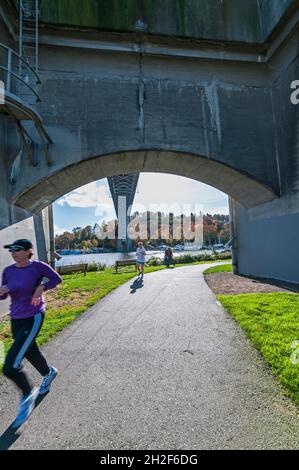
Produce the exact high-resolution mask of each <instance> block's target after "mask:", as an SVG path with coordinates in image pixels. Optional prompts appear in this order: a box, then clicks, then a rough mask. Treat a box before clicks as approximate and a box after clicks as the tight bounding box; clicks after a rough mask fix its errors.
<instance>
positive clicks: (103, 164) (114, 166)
mask: <svg viewBox="0 0 299 470" xmlns="http://www.w3.org/2000/svg"><path fill="white" fill-rule="evenodd" d="M208 3H209V4H211V2H207V3H206V5H207V4H208ZM225 3H226V4H227V5H228V3H227V2H225ZM293 3H294V5H295V3H296V2H293ZM259 4H260V5H261V6H262V8H263V10H262V12H264V13H265V12H266V11H267V6H269V5H268V4H267V0H265V2H262V3H260V2H259ZM288 8H289V2H287V1H283V2H281V3H279V4H278V3H277V2H276V3H275V5H272V7H271V10H270V11H271V15H270V16H269V23H268V25H267V28H268V30H269V32H270V30H271V28H274V27H275V26H276V25H277V21H279V18H281V15H283V14H284V13H285V12H286V11H287V9H288ZM260 10H261V9H260ZM297 13H298V12H297ZM295 17H296V15H294V18H292V21H290V24H289V25H288V26H289V27H290V28H291V27H292V25H295V24H296V23H294V21H295V22H296V18H295ZM260 21H261V22H263V21H266V19H265V15H264V17H263V16H262V13H261V16H260ZM267 21H268V20H267ZM188 24H189V23H188ZM261 24H262V23H261ZM280 26H281V28H283V27H284V26H285V25H284V24H280ZM89 33H90V36H88V37H86V34H89ZM97 34H99V33H96V32H94V33H91V32H88V33H87V32H86V31H85V32H84V33H83V32H78V31H72V32H71V33H70V32H66V31H65V30H62V31H60V30H59V29H58V30H57V29H56V30H55V29H54V30H53V29H52V30H51V31H49V30H47V28H46V27H44V28H43V40H42V46H41V75H42V79H43V85H42V87H41V90H40V91H41V95H42V99H43V102H42V104H41V106H40V107H39V111H40V114H41V115H42V116H43V119H44V123H45V125H46V128H47V130H48V131H49V133H50V135H51V137H52V138H53V141H54V145H53V148H52V157H53V165H52V166H51V167H49V166H48V165H47V162H46V160H45V158H44V155H43V154H42V153H41V155H40V158H39V161H38V166H37V167H34V168H33V167H32V166H31V165H30V164H28V162H27V161H26V160H25V159H24V160H23V161H22V165H21V168H20V175H22V177H19V179H17V181H16V183H15V184H14V185H13V186H12V185H9V184H8V183H7V182H8V180H9V178H10V176H11V170H12V166H13V161H14V160H13V159H14V156H15V153H16V151H17V149H18V140H17V138H16V132H15V129H14V128H13V127H12V126H10V125H9V124H7V123H6V122H3V121H2V123H1V126H4V127H2V128H1V131H2V134H0V140H1V139H2V141H1V144H2V142H4V146H3V151H2V153H3V155H5V162H4V159H2V160H1V162H0V168H1V173H0V178H1V182H2V181H3V184H2V185H1V186H0V200H1V203H2V204H1V208H0V209H1V210H0V224H1V225H0V227H6V226H7V225H9V224H12V223H14V222H16V221H17V220H22V218H23V219H24V218H26V217H28V216H29V215H32V211H39V210H40V209H42V208H44V207H46V206H47V205H48V204H50V203H51V202H53V201H54V200H55V199H57V198H58V197H59V196H61V195H63V194H65V193H66V192H67V191H71V190H72V189H75V188H76V187H78V186H80V185H82V184H86V183H88V182H90V181H94V180H95V179H98V178H105V177H107V176H113V175H117V174H119V173H127V172H130V171H132V172H139V171H156V172H167V173H173V174H178V175H182V176H188V177H192V178H194V179H197V180H199V181H203V182H205V183H207V184H210V185H212V186H214V187H216V188H218V189H221V190H222V191H224V192H226V193H227V194H228V195H230V196H231V197H233V198H234V199H235V200H236V201H238V203H240V204H241V205H242V206H243V207H244V208H246V210H247V209H248V211H247V212H246V216H245V217H244V218H242V220H244V221H246V223H248V221H249V220H250V223H251V222H252V225H251V227H250V228H249V232H250V233H251V234H252V236H251V237H250V238H249V237H247V238H246V243H245V239H244V240H243V239H242V237H241V236H240V234H241V233H242V231H243V232H244V227H243V229H242V230H241V229H240V230H239V240H238V241H237V243H238V260H239V261H240V266H242V269H245V266H246V265H247V260H248V262H249V258H250V266H252V264H251V263H252V259H253V257H252V254H253V253H254V254H255V255H256V256H259V253H258V251H257V246H258V243H257V242H256V238H255V234H256V233H262V232H264V233H266V234H267V233H268V232H269V228H271V230H273V223H272V222H270V218H271V217H273V220H276V221H277V223H279V227H277V237H278V238H277V239H279V238H280V237H281V236H283V233H284V232H283V227H284V222H287V223H290V222H291V226H290V227H289V228H290V233H294V232H295V231H296V230H297V224H296V220H297V219H296V216H295V214H298V211H299V183H298V181H299V159H298V155H299V153H298V148H299V146H298V132H297V130H298V122H299V116H298V109H299V107H298V106H294V105H293V104H291V101H290V94H291V90H290V83H291V81H292V80H296V79H298V73H299V70H298V43H299V33H298V24H297V26H296V27H294V28H293V30H292V31H291V29H288V28H286V30H284V31H283V34H284V36H283V34H282V36H281V37H280V36H279V35H278V36H277V37H276V40H275V41H276V43H275V46H274V45H272V46H271V48H270V49H271V50H266V49H267V47H268V46H267V45H263V44H262V46H260V45H252V44H251V46H250V47H249V45H248V44H247V45H246V47H245V44H244V43H238V44H237V45H236V44H234V46H232V44H231V43H228V42H226V43H223V44H221V45H220V46H219V43H217V41H214V44H213V47H214V52H213V54H212V53H211V50H209V51H208V50H207V49H206V45H204V44H203V43H204V41H203V42H201V41H195V43H194V41H193V42H192V41H191V42H190V41H189V40H188V41H186V40H183V39H182V43H180V46H179V47H178V46H177V43H176V45H175V46H174V45H172V44H171V41H172V39H174V37H172V38H170V40H169V41H168V43H165V42H164V43H163V44H160V45H159V44H157V43H151V40H150V37H151V36H150V35H147V34H144V35H142V34H141V35H138V34H137V35H132V39H131V42H130V43H128V41H127V39H126V38H125V39H124V37H123V36H122V35H121V34H120V35H119V36H118V41H119V43H118V47H116V46H117V44H115V43H113V44H112V43H111V42H110V40H109V38H110V36H109V37H108V36H106V39H104V38H103V35H99V36H97ZM283 38H285V41H282V39H283ZM114 39H115V37H114ZM105 41H106V42H105ZM191 43H192V44H191ZM209 43H210V42H209ZM248 48H250V51H251V52H250V53H249V52H248ZM245 49H246V50H245ZM215 50H217V53H215ZM227 50H229V51H232V50H233V52H232V55H227ZM2 129H3V130H2ZM0 152H1V145H0ZM16 206H19V209H16ZM277 217H279V222H278V219H277ZM275 218H276V219H275ZM258 219H259V222H256V224H255V221H257V220H258ZM240 220H241V218H240ZM262 220H264V222H263V224H262ZM268 222H269V223H268ZM240 223H241V222H240ZM255 227H258V229H257V231H255ZM262 227H263V228H262ZM270 233H271V231H270ZM279 234H281V235H279ZM247 249H248V251H247V255H246V250H247ZM272 249H273V252H274V253H275V256H276V257H277V266H278V269H282V273H281V276H282V278H285V275H286V273H289V274H288V277H289V280H290V281H292V282H298V275H297V274H296V272H294V270H293V268H292V267H288V266H289V265H290V264H291V263H292V259H293V247H292V246H288V247H287V248H286V247H283V248H282V246H281V245H279V246H277V242H276V243H273V244H272ZM286 250H287V251H286ZM241 258H242V260H243V261H241ZM261 259H263V257H261ZM286 259H287V260H288V261H287V264H285V263H286V261H285V260H286ZM248 266H249V265H248ZM262 266H263V269H262V270H260V269H256V270H255V272H254V273H252V274H254V275H256V276H258V275H261V276H263V277H271V276H272V272H271V270H272V267H273V264H270V266H271V269H270V268H269V269H267V267H266V265H265V264H264V263H263V264H262ZM283 266H285V268H282V267H283ZM239 272H240V273H242V272H241V271H239ZM275 273H278V271H275ZM244 274H246V272H244ZM290 276H291V277H292V279H291V278H290Z"/></svg>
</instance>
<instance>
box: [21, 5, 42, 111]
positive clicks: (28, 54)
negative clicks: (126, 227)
mask: <svg viewBox="0 0 299 470" xmlns="http://www.w3.org/2000/svg"><path fill="white" fill-rule="evenodd" d="M19 14H20V33H19V55H20V57H21V59H23V60H20V62H19V75H20V77H21V78H22V79H23V80H24V82H25V83H22V82H20V85H19V95H20V97H21V98H22V99H23V100H24V101H26V102H27V103H28V104H30V105H34V104H35V103H36V97H35V95H34V94H33V93H32V92H31V91H30V88H28V87H27V86H26V83H28V84H29V85H30V86H31V87H32V88H34V89H36V87H37V85H38V84H39V83H40V81H39V79H38V76H37V74H38V39H39V37H38V30H39V0H19ZM25 62H26V63H27V64H28V65H29V66H30V67H28V66H26V63H25Z"/></svg>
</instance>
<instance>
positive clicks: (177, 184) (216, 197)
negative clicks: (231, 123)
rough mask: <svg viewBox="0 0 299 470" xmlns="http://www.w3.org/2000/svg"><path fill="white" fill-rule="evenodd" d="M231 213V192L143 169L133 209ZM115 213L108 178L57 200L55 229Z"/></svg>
mask: <svg viewBox="0 0 299 470" xmlns="http://www.w3.org/2000/svg"><path fill="white" fill-rule="evenodd" d="M197 209H199V210H202V211H203V213H204V214H206V213H209V214H216V213H218V214H228V213H229V210H228V196H227V195H226V194H224V193H222V192H221V191H219V190H217V189H215V188H213V187H211V186H208V185H206V184H204V183H200V182H199V181H195V180H193V179H190V178H184V177H182V176H176V175H169V174H162V173H140V176H139V182H138V186H137V192H136V195H135V199H134V203H133V207H132V211H133V212H134V211H135V210H138V211H139V212H144V211H146V210H152V211H155V210H161V211H162V212H163V211H164V212H167V213H168V212H173V213H174V214H175V215H177V214H180V213H185V214H187V215H189V214H190V210H192V211H194V212H196V213H198V211H197ZM115 217H116V214H115V210H114V206H113V202H112V198H111V195H110V190H109V186H108V182H107V179H102V180H99V181H95V182H93V183H90V184H87V185H85V186H82V187H81V188H78V189H76V190H75V191H72V192H70V193H68V194H66V195H65V196H63V197H61V198H60V199H58V200H57V201H56V202H55V204H54V224H55V233H56V234H60V233H63V232H64V231H66V230H67V231H69V232H71V231H72V229H73V228H74V227H85V226H86V225H92V226H93V225H94V224H95V223H98V224H99V225H100V224H101V222H102V221H103V220H106V221H108V220H111V219H114V218H115Z"/></svg>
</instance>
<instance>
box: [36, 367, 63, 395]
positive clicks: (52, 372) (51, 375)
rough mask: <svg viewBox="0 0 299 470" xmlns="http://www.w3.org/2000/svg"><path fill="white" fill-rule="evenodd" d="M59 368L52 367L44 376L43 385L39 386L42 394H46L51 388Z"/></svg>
mask: <svg viewBox="0 0 299 470" xmlns="http://www.w3.org/2000/svg"><path fill="white" fill-rule="evenodd" d="M57 373H58V370H57V369H56V368H55V367H50V372H49V373H48V374H47V375H45V376H44V378H43V381H42V384H41V386H40V387H39V393H40V395H44V394H45V393H47V392H48V391H49V390H50V386H51V383H52V382H53V380H54V379H55V377H56V375H57Z"/></svg>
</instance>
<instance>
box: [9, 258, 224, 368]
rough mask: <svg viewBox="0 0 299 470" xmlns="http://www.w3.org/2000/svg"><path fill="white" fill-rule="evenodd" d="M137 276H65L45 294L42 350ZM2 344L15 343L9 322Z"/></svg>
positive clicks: (111, 271)
mask: <svg viewBox="0 0 299 470" xmlns="http://www.w3.org/2000/svg"><path fill="white" fill-rule="evenodd" d="M226 261H227V260H226ZM215 262H219V261H215ZM203 263H204V264H205V263H207V261H204V262H196V263H188V264H177V265H176V268H175V269H177V268H179V267H181V266H190V265H191V264H192V265H194V264H203ZM208 263H212V261H208ZM161 269H166V268H165V266H148V267H146V268H145V274H147V273H150V272H153V271H159V270H161ZM135 276H136V272H135V271H133V270H132V271H131V272H119V273H117V274H115V273H114V269H113V268H106V269H105V270H104V271H95V272H88V273H87V274H86V276H85V277H84V276H83V274H71V275H64V276H62V278H63V282H62V284H60V285H59V286H58V287H57V288H56V289H54V290H52V291H49V292H47V294H46V303H47V315H46V321H45V323H44V325H43V327H42V329H41V332H40V333H39V336H38V339H37V342H38V344H39V345H40V346H41V345H43V344H45V343H46V342H47V341H49V339H51V338H52V337H53V336H54V335H55V334H56V333H58V332H59V331H61V330H62V329H63V328H64V327H65V326H67V325H69V324H70V323H71V322H72V321H74V320H75V319H76V318H77V317H78V316H79V315H81V314H82V313H84V312H85V311H86V310H87V309H88V308H89V307H91V306H93V305H94V304H96V303H97V302H98V301H99V300H100V299H101V298H103V297H104V296H105V295H107V294H108V293H109V292H111V291H112V290H113V289H115V288H116V287H118V286H120V285H121V284H124V283H125V282H126V281H128V280H130V279H132V278H133V277H135ZM0 341H3V343H4V348H5V351H7V350H8V349H9V347H10V345H11V343H12V336H11V329H10V322H9V320H8V319H6V320H4V321H1V322H0ZM1 370H2V365H1V364H0V371H1Z"/></svg>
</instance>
